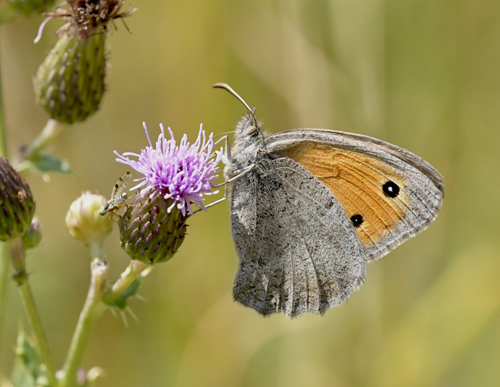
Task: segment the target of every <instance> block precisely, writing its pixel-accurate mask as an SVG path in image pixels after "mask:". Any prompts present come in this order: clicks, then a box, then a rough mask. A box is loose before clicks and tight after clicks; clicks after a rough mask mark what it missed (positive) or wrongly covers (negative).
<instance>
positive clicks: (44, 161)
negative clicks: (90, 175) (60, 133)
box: [29, 153, 73, 173]
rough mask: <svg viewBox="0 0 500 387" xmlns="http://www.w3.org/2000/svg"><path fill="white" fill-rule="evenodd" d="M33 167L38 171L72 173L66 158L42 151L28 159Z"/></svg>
mask: <svg viewBox="0 0 500 387" xmlns="http://www.w3.org/2000/svg"><path fill="white" fill-rule="evenodd" d="M29 161H30V164H31V166H32V168H33V169H36V170H37V171H40V172H44V173H46V172H58V173H72V172H73V171H72V170H71V166H70V165H69V162H68V160H65V159H60V158H58V157H55V156H52V155H49V154H46V153H43V154H39V155H37V156H36V157H35V158H32V159H30V160H29Z"/></svg>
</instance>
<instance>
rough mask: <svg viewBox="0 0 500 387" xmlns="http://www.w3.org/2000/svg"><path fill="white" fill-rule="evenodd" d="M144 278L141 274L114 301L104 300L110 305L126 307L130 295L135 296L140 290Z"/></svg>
mask: <svg viewBox="0 0 500 387" xmlns="http://www.w3.org/2000/svg"><path fill="white" fill-rule="evenodd" d="M142 280H143V278H142V277H141V276H139V277H137V278H136V279H135V280H134V282H132V283H131V284H130V286H129V287H128V288H127V289H125V290H124V291H123V292H122V293H121V294H119V295H118V296H117V297H116V298H115V299H114V300H113V301H111V302H106V301H105V300H104V302H105V303H106V304H107V305H109V306H115V307H117V308H120V309H125V308H126V307H127V302H128V299H129V298H130V297H133V296H135V295H136V294H137V292H138V291H139V288H140V286H141V284H142Z"/></svg>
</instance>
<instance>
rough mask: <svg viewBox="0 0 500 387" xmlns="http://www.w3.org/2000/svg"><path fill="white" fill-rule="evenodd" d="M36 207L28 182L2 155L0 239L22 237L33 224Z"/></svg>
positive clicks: (0, 169)
mask: <svg viewBox="0 0 500 387" xmlns="http://www.w3.org/2000/svg"><path fill="white" fill-rule="evenodd" d="M35 207H36V206H35V202H34V200H33V195H32V193H31V189H30V186H29V185H28V183H26V181H24V180H23V179H21V176H19V174H18V173H17V172H16V171H15V170H14V168H13V167H12V166H11V165H10V164H9V162H8V161H7V160H5V159H3V158H1V157H0V241H6V240H9V239H12V238H17V237H21V236H22V235H23V234H24V233H25V232H26V230H27V229H28V228H29V227H30V225H31V220H32V219H33V215H34V213H35Z"/></svg>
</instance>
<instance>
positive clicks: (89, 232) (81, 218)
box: [66, 192, 113, 247]
mask: <svg viewBox="0 0 500 387" xmlns="http://www.w3.org/2000/svg"><path fill="white" fill-rule="evenodd" d="M105 202H106V198H105V197H104V196H102V195H95V194H92V193H90V192H84V193H83V194H82V195H81V196H80V197H79V198H78V199H76V200H75V201H74V202H73V203H71V206H70V207H69V210H68V213H67V214H66V227H67V228H68V231H69V233H70V234H71V236H72V237H74V238H76V239H78V240H80V241H82V242H83V243H85V244H86V245H87V246H89V247H92V246H93V245H95V244H98V245H100V244H102V242H103V241H104V239H106V237H107V236H108V235H109V233H110V232H111V229H112V228H113V222H112V220H111V217H109V216H101V215H99V208H100V207H101V206H102V205H103V204H104V203H105Z"/></svg>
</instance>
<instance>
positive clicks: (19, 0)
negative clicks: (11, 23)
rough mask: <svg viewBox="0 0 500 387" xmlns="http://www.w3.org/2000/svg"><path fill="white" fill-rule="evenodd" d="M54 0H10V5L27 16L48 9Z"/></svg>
mask: <svg viewBox="0 0 500 387" xmlns="http://www.w3.org/2000/svg"><path fill="white" fill-rule="evenodd" d="M54 2H55V1H54V0H8V3H9V6H10V7H11V8H13V9H15V10H16V11H18V12H21V13H22V14H23V15H25V16H29V15H31V14H33V13H34V14H38V15H39V14H41V13H42V12H45V11H47V10H48V9H49V8H50V7H51V6H52V5H53V4H54Z"/></svg>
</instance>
